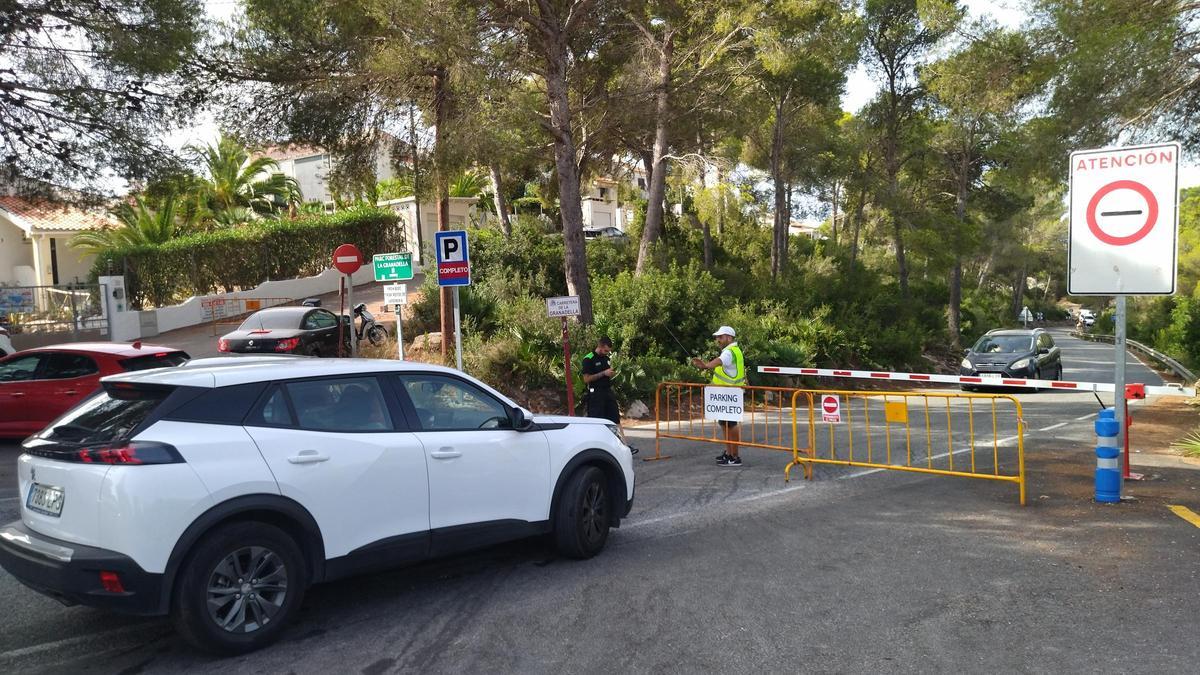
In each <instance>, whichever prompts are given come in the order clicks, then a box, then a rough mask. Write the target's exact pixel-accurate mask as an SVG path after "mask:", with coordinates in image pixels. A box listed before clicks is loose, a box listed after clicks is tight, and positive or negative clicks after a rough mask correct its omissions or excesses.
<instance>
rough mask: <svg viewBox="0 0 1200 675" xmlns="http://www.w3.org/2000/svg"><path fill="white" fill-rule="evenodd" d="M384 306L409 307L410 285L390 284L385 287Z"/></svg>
mask: <svg viewBox="0 0 1200 675" xmlns="http://www.w3.org/2000/svg"><path fill="white" fill-rule="evenodd" d="M383 304H385V305H407V304H408V284H388V285H387V286H384V287H383Z"/></svg>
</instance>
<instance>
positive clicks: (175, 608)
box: [171, 522, 308, 654]
mask: <svg viewBox="0 0 1200 675" xmlns="http://www.w3.org/2000/svg"><path fill="white" fill-rule="evenodd" d="M307 585H308V580H307V575H306V572H305V567H304V557H303V555H302V553H301V551H300V547H299V546H297V545H296V542H295V541H294V540H293V539H292V538H291V537H290V536H289V535H288V534H287V533H286V532H284V531H283V530H280V529H279V528H277V527H275V526H273V525H268V524H266V523H258V522H246V523H234V524H231V525H227V526H225V527H222V528H220V529H218V530H215V531H213V532H212V533H211V534H209V535H208V536H206V537H205V538H204V539H202V540H201V541H200V543H199V544H198V545H197V546H196V549H195V550H194V551H193V552H192V555H191V556H190V557H189V559H188V562H187V563H186V565H185V567H184V568H183V570H182V571H181V573H180V577H179V579H178V582H177V583H176V585H175V596H174V601H173V602H172V608H171V618H172V620H173V621H174V623H175V627H176V629H177V630H178V631H179V633H180V634H181V635H183V637H184V639H186V640H187V641H188V642H190V643H191V644H192V645H194V646H196V647H198V648H200V649H203V650H205V651H210V652H215V653H218V654H242V653H245V652H249V651H253V650H255V649H259V648H261V647H263V646H265V645H267V644H269V643H271V642H273V641H274V640H276V639H278V637H279V635H280V633H281V632H282V630H283V628H284V626H285V625H286V624H287V623H288V620H289V619H290V618H291V617H292V615H294V614H295V613H296V611H297V610H298V609H299V607H300V602H301V601H302V600H303V598H304V590H305V588H306V587H307Z"/></svg>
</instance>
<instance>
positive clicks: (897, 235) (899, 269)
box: [888, 176, 908, 300]
mask: <svg viewBox="0 0 1200 675" xmlns="http://www.w3.org/2000/svg"><path fill="white" fill-rule="evenodd" d="M898 183H899V181H898V180H897V178H896V176H892V177H891V187H890V188H889V189H888V193H889V195H888V196H889V200H888V201H889V202H891V203H890V204H888V215H889V216H891V219H892V242H893V243H894V244H895V246H896V279H897V280H898V281H899V282H900V297H902V298H904V299H906V300H907V299H908V257H907V256H906V255H905V254H904V225H903V223H901V222H900V218H899V217H898V216H897V214H896V202H897V201H898V199H899V197H898V194H899V192H900V189H899V184H898Z"/></svg>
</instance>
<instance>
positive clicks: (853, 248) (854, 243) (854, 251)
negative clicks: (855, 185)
mask: <svg viewBox="0 0 1200 675" xmlns="http://www.w3.org/2000/svg"><path fill="white" fill-rule="evenodd" d="M866 208H867V184H866V183H865V182H864V183H863V186H862V187H861V188H859V190H858V203H857V204H855V205H854V235H853V237H852V238H851V240H850V266H851V267H853V266H854V263H855V262H857V261H858V238H859V234H860V233H861V232H862V224H863V217H864V212H865V211H866Z"/></svg>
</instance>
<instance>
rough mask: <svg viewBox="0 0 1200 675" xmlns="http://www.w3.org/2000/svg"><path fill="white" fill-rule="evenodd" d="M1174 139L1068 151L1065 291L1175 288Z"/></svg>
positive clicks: (1156, 291) (1176, 177)
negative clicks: (1069, 158) (1068, 177)
mask: <svg viewBox="0 0 1200 675" xmlns="http://www.w3.org/2000/svg"><path fill="white" fill-rule="evenodd" d="M1178 204H1179V144H1178V143H1164V144H1161V145H1144V146H1138V147H1129V148H1104V149H1099V150H1082V151H1079V152H1074V153H1072V154H1071V225H1070V247H1069V248H1068V259H1069V274H1068V280H1067V292H1068V293H1070V294H1072V295H1169V294H1171V293H1174V292H1175V279H1176V270H1177V267H1178V265H1177V264H1176V260H1177V251H1178V244H1177V242H1178V239H1179V237H1178V232H1179V217H1178V215H1179V214H1178V211H1179V209H1178Z"/></svg>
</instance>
